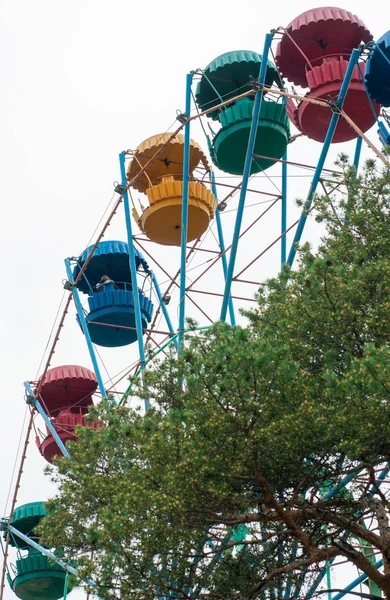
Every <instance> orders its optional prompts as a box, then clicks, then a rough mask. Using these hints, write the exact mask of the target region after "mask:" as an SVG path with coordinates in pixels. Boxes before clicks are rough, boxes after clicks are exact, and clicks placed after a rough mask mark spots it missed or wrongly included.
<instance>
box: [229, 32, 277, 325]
mask: <svg viewBox="0 0 390 600" xmlns="http://www.w3.org/2000/svg"><path fill="white" fill-rule="evenodd" d="M272 37H273V35H272V34H271V33H267V35H266V36H265V42H264V50H263V56H262V58H261V66H260V74H259V85H260V87H261V86H263V85H264V81H265V74H266V72H267V60H268V52H269V49H270V47H271V43H272ZM262 98H263V93H262V92H257V94H256V97H255V101H254V106H253V117H252V124H251V131H250V134H249V140H248V148H247V151H246V157H245V165H244V173H243V176H242V184H241V191H240V199H239V201H238V209H237V216H236V224H235V226H234V233H233V241H232V246H231V250H230V259H229V266H228V270H227V275H226V285H225V291H224V294H223V301H222V308H221V316H220V319H221V321H225V320H226V313H227V308H228V303H229V296H230V290H231V287H232V279H233V274H234V266H235V263H236V255H237V246H238V241H239V239H240V230H241V223H242V217H243V213H244V206H245V197H246V192H247V188H248V181H249V175H250V170H251V166H252V155H253V149H254V146H255V141H256V134H257V125H258V122H259V116H260V109H261V102H262Z"/></svg>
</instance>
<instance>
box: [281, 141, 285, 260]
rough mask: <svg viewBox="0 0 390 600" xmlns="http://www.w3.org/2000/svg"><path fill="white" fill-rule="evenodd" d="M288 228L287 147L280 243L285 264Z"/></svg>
mask: <svg viewBox="0 0 390 600" xmlns="http://www.w3.org/2000/svg"><path fill="white" fill-rule="evenodd" d="M286 229H287V148H286V152H285V153H284V155H283V162H282V215H281V232H280V233H281V234H282V237H281V238H280V245H281V252H280V262H281V266H283V265H284V264H285V262H286V257H287V238H286V234H285V231H286Z"/></svg>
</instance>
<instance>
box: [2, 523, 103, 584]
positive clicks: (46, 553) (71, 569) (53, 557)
mask: <svg viewBox="0 0 390 600" xmlns="http://www.w3.org/2000/svg"><path fill="white" fill-rule="evenodd" d="M2 526H5V524H4V522H2ZM5 529H6V530H8V531H9V532H10V533H12V534H14V535H16V536H17V537H18V538H20V539H21V540H23V541H24V542H26V543H27V544H28V545H29V546H31V547H32V548H35V550H38V551H39V552H40V553H41V554H43V555H44V556H47V557H48V558H50V560H52V561H54V562H55V563H57V565H60V567H62V568H63V569H64V571H67V572H68V573H71V574H72V575H75V576H76V577H78V578H80V575H79V573H78V571H77V569H75V568H74V567H71V566H70V565H68V564H67V563H66V562H65V561H63V560H61V558H58V557H57V556H56V555H55V554H54V553H53V552H50V550H48V549H47V548H44V547H43V546H41V545H40V544H38V543H37V542H35V541H34V540H32V539H31V538H29V537H28V536H27V535H25V534H24V533H22V532H21V531H19V530H18V529H16V528H15V527H13V526H12V525H7V527H6V528H5ZM86 583H87V584H88V585H92V586H93V587H96V583H95V581H93V579H87V580H86Z"/></svg>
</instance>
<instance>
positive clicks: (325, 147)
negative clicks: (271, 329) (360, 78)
mask: <svg viewBox="0 0 390 600" xmlns="http://www.w3.org/2000/svg"><path fill="white" fill-rule="evenodd" d="M359 56H360V50H356V49H355V50H352V54H351V58H350V59H349V63H348V67H347V70H346V72H345V76H344V79H343V83H342V84H341V89H340V93H339V95H338V98H337V102H336V106H337V108H339V109H340V108H342V107H343V104H344V100H345V96H346V95H347V91H348V86H349V82H350V81H351V77H352V72H353V69H354V67H355V65H356V64H357V62H358V60H359ZM339 118H340V115H339V113H338V112H334V113H333V115H332V118H331V120H330V123H329V127H328V131H327V134H326V137H325V141H324V144H323V146H322V150H321V154H320V158H319V161H318V164H317V167H316V170H315V171H314V175H313V180H312V182H311V185H310V190H309V194H308V196H307V199H306V202H305V204H304V207H303V209H302V213H301V217H300V220H299V223H298V227H297V230H296V232H295V236H294V240H293V243H292V245H291V249H290V254H289V256H288V260H287V262H288V264H289V265H290V266H292V264H293V262H294V258H295V254H296V252H297V245H298V244H299V242H300V239H301V236H302V233H303V229H304V227H305V223H306V219H307V215H308V212H309V210H310V207H311V203H312V201H313V198H314V194H315V192H316V189H317V185H318V182H319V180H320V177H321V172H322V168H323V166H324V163H325V160H326V157H327V154H328V150H329V146H330V144H331V142H332V139H333V135H334V132H335V130H336V127H337V123H338V121H339Z"/></svg>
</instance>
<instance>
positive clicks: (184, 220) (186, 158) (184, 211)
mask: <svg viewBox="0 0 390 600" xmlns="http://www.w3.org/2000/svg"><path fill="white" fill-rule="evenodd" d="M192 77H193V75H192V73H188V74H187V76H186V109H185V117H186V123H185V126H184V154H183V190H182V205H181V255H180V298H179V329H178V332H179V335H178V342H179V354H180V353H181V352H182V350H183V338H184V321H185V297H186V258H187V228H188V188H189V168H190V141H191V140H190V121H189V118H190V116H191V85H192Z"/></svg>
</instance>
